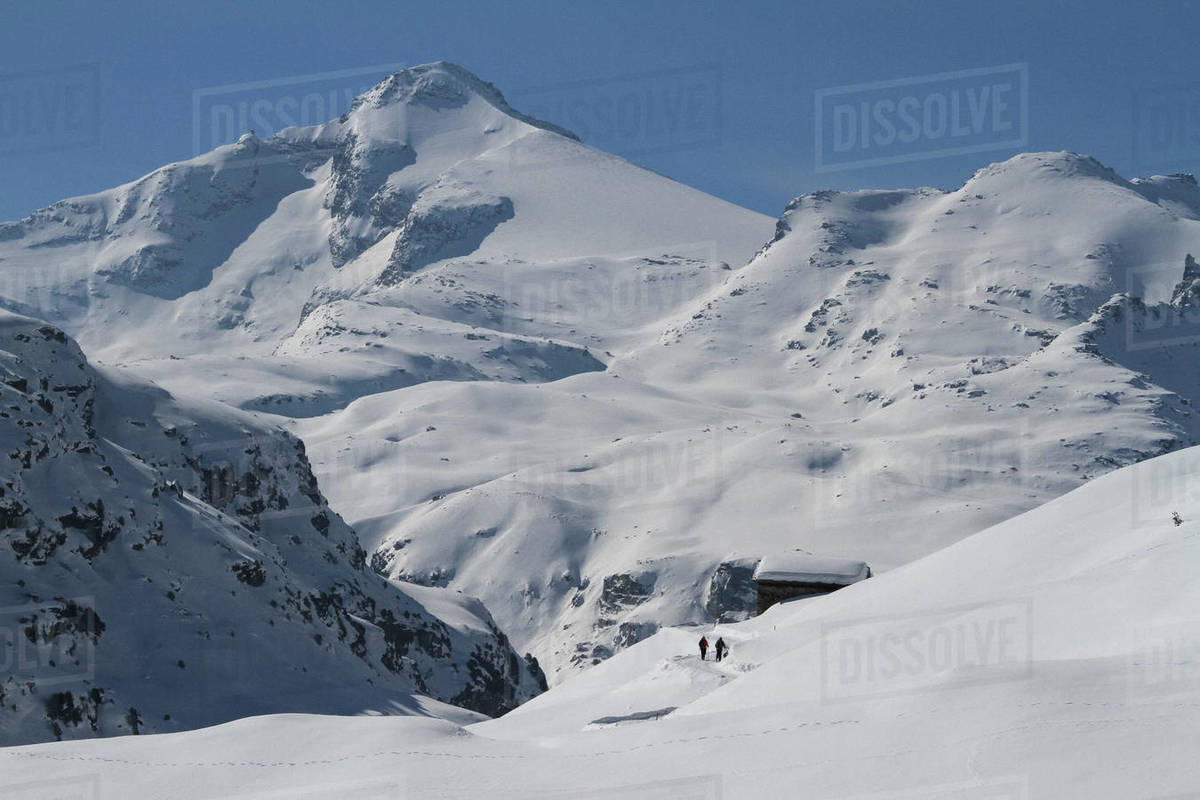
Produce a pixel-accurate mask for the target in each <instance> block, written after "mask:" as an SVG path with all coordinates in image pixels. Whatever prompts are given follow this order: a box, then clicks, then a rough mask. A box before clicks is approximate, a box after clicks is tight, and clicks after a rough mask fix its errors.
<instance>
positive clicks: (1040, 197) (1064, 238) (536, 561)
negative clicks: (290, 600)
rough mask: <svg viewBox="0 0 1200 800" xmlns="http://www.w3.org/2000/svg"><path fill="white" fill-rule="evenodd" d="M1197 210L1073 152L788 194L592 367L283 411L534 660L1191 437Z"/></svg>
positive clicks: (329, 479) (361, 501)
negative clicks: (792, 562) (952, 176)
mask: <svg viewBox="0 0 1200 800" xmlns="http://www.w3.org/2000/svg"><path fill="white" fill-rule="evenodd" d="M1166 197H1169V198H1170V200H1169V201H1168V200H1166V199H1164V198H1166ZM1198 209H1200V190H1198V189H1197V187H1196V184H1195V182H1194V181H1192V180H1191V179H1190V178H1187V177H1180V176H1175V177H1160V178H1155V179H1150V180H1145V181H1135V182H1129V181H1125V180H1124V179H1122V178H1120V177H1119V176H1117V175H1115V174H1114V173H1112V172H1111V170H1108V169H1107V168H1105V167H1103V166H1102V165H1100V164H1098V163H1097V162H1095V161H1094V160H1093V159H1090V158H1087V157H1084V156H1079V155H1076V154H1072V153H1045V154H1028V155H1023V156H1018V157H1016V158H1014V159H1011V160H1010V161H1007V162H1003V163H1000V164H995V165H992V166H990V167H988V168H986V169H983V170H981V171H980V172H979V173H978V174H977V175H976V176H974V177H973V178H972V179H971V180H970V181H968V182H967V184H966V185H964V186H963V187H962V188H961V189H959V190H957V191H955V192H939V191H935V190H927V189H926V190H915V191H908V192H872V191H864V192H853V193H835V192H819V193H816V194H813V195H806V196H804V197H801V198H798V199H797V200H796V201H794V202H793V203H792V204H791V205H790V206H789V208H788V210H787V211H786V212H785V214H784V215H783V216H782V217H781V219H780V221H779V224H778V231H777V236H776V238H775V240H774V241H772V242H770V243H769V244H768V246H766V247H765V248H763V249H762V250H761V251H760V253H759V254H758V255H757V256H756V257H755V258H754V259H753V260H751V261H750V262H749V263H748V264H746V265H745V266H743V267H740V268H738V269H734V270H730V271H727V272H725V273H724V275H725V277H724V279H723V280H722V282H721V283H720V284H719V285H717V286H715V287H713V288H710V289H707V290H703V291H700V292H699V293H698V294H697V295H696V296H695V298H694V299H692V300H689V301H687V302H684V303H682V304H681V305H680V307H679V310H677V311H676V312H674V313H673V314H670V315H668V316H667V317H666V318H665V319H663V320H660V321H659V323H658V324H657V325H656V326H651V327H649V328H647V329H646V331H645V332H643V335H640V336H638V337H634V338H631V339H628V340H625V341H623V342H621V343H619V344H620V346H619V347H618V349H614V350H612V351H611V352H612V354H613V356H612V357H611V358H610V359H608V363H607V369H606V371H605V372H603V373H598V372H591V373H579V374H576V375H573V376H571V377H568V378H565V379H562V380H559V381H556V382H553V383H549V384H541V385H536V386H522V385H513V384H496V383H488V384H483V383H467V384H463V383H455V384H449V383H429V384H425V385H423V386H419V387H413V388H410V389H405V390H402V391H396V392H389V393H381V394H379V395H375V396H371V397H366V398H363V399H361V400H358V401H356V402H355V403H353V404H351V405H350V406H348V407H347V408H345V409H344V410H342V411H339V412H336V413H333V414H329V415H327V416H323V417H318V418H311V419H306V420H303V421H302V422H300V423H298V424H297V425H296V427H295V428H294V430H296V431H297V433H298V434H299V435H301V436H302V437H303V438H304V439H305V441H306V442H308V443H309V445H310V447H311V449H312V452H313V453H314V459H315V462H316V464H317V470H318V473H319V474H320V475H321V476H322V480H323V482H324V483H326V484H327V485H328V486H329V487H330V492H331V495H330V496H331V498H332V502H333V503H334V504H335V506H336V507H338V508H339V509H342V510H343V511H344V512H345V513H346V514H347V515H348V517H349V518H350V519H351V520H353V522H354V524H355V525H356V527H357V528H358V529H359V530H360V531H361V532H362V533H363V535H364V537H365V538H366V540H367V541H369V542H372V543H375V544H376V557H377V560H378V565H379V566H380V568H382V569H384V570H385V571H386V572H387V574H390V575H393V576H396V577H402V578H406V579H409V580H416V581H419V582H424V583H431V584H437V585H449V586H453V587H457V588H461V589H463V590H464V591H468V592H471V593H474V594H478V595H480V596H481V597H483V598H484V599H485V602H487V604H488V606H489V608H491V609H492V610H493V612H494V613H495V614H496V615H497V618H498V620H500V622H501V625H502V626H503V627H504V629H505V630H506V631H507V632H508V633H509V635H511V636H513V638H514V641H516V642H518V643H519V644H520V645H521V646H522V647H527V648H528V649H530V650H531V651H532V652H534V653H536V654H537V655H538V657H539V659H540V660H541V661H542V663H543V664H544V665H546V667H547V672H548V673H549V675H550V678H551V682H554V681H555V680H556V677H555V676H556V675H558V676H562V675H566V674H567V673H568V672H569V671H570V670H571V669H572V668H573V667H582V666H590V665H592V664H594V663H596V662H598V661H600V660H603V659H604V658H606V657H607V656H608V655H610V654H611V653H612V652H615V651H617V650H619V649H620V648H621V647H624V646H627V645H628V644H630V643H631V642H634V641H637V640H639V639H641V638H644V637H645V636H647V635H649V634H650V633H652V632H653V631H654V630H655V629H657V628H658V627H660V626H663V625H677V624H683V623H700V622H704V621H710V620H713V619H736V618H738V617H739V616H740V617H744V616H745V614H746V613H747V612H748V611H749V610H750V609H752V608H753V598H752V595H751V594H750V593H749V588H750V587H749V578H750V574H751V573H752V571H753V569H754V565H755V562H756V561H757V559H759V558H761V557H762V556H764V555H768V554H773V553H777V552H782V551H789V550H800V551H803V552H809V553H813V554H816V555H818V556H835V557H844V558H851V559H856V560H859V559H861V560H865V561H867V562H868V563H870V564H871V566H872V567H873V568H874V569H875V571H876V572H878V571H881V570H887V569H891V568H894V567H896V566H899V565H901V564H904V563H907V562H909V561H912V560H913V559H916V558H919V557H921V556H923V555H926V554H929V553H932V552H935V551H936V550H938V549H940V548H942V547H945V546H947V545H949V544H951V543H953V542H955V541H958V540H959V539H961V538H962V537H963V536H964V535H966V534H968V533H971V532H974V531H977V530H980V529H982V528H984V527H987V526H988V525H991V524H994V523H997V522H999V521H1001V520H1004V519H1007V518H1009V517H1011V516H1013V515H1015V514H1017V513H1019V512H1021V511H1024V510H1026V509H1028V508H1031V507H1033V506H1035V505H1037V504H1038V503H1040V502H1043V501H1045V500H1048V499H1050V498H1053V497H1055V496H1057V495H1059V494H1062V493H1063V492H1065V491H1068V490H1070V489H1072V488H1074V487H1076V486H1078V485H1080V484H1081V483H1082V482H1084V481H1086V480H1088V479H1089V478H1093V477H1096V476H1098V475H1101V474H1104V473H1106V472H1108V471H1110V470H1112V469H1114V468H1116V467H1119V466H1123V465H1127V464H1131V463H1134V462H1137V461H1139V460H1142V459H1145V458H1148V457H1151V456H1154V455H1158V454H1160V453H1164V452H1168V451H1171V450H1173V449H1178V448H1180V447H1186V446H1189V445H1191V444H1194V443H1196V442H1197V441H1200V419H1198V418H1197V416H1196V414H1195V410H1194V409H1195V404H1196V403H1197V402H1200V368H1198V367H1200V356H1198V355H1197V352H1198V351H1197V347H1198V343H1200V327H1197V324H1196V319H1197V313H1200V312H1198V307H1197V306H1196V304H1195V302H1194V301H1193V300H1189V299H1188V298H1189V297H1193V295H1191V294H1188V292H1187V291H1181V290H1179V287H1180V286H1182V285H1185V284H1187V285H1190V284H1189V283H1188V280H1190V281H1194V280H1195V275H1194V262H1188V261H1187V255H1188V254H1189V253H1191V252H1193V251H1198V250H1200V222H1198ZM1188 263H1192V264H1193V267H1192V271H1193V274H1192V276H1191V278H1188V279H1185V274H1186V273H1188V270H1189V267H1188V266H1187V264H1188ZM549 285H550V286H551V287H553V286H556V285H560V283H558V282H556V280H555V279H553V278H550V279H549ZM601 285H603V282H601ZM645 303H646V304H647V306H651V307H653V306H654V305H655V303H656V301H655V300H653V299H647V300H646V301H645ZM605 308H609V309H612V310H613V312H614V313H613V317H614V318H622V317H624V316H627V315H629V314H630V309H631V308H632V309H635V310H636V309H638V308H639V304H638V302H636V301H630V302H626V303H620V302H618V303H614V304H610V305H608V306H605ZM597 316H602V315H600V314H597ZM579 330H580V331H581V332H582V331H584V330H587V328H584V327H583V326H582V325H580V327H579Z"/></svg>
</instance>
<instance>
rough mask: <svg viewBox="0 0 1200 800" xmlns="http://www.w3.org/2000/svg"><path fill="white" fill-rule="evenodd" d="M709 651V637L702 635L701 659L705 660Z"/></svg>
mask: <svg viewBox="0 0 1200 800" xmlns="http://www.w3.org/2000/svg"><path fill="white" fill-rule="evenodd" d="M706 653H708V637H706V636H701V637H700V660H701V661H703V660H704V656H705V654H706Z"/></svg>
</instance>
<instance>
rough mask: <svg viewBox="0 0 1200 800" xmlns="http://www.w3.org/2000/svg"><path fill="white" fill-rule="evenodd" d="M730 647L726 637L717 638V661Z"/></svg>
mask: <svg viewBox="0 0 1200 800" xmlns="http://www.w3.org/2000/svg"><path fill="white" fill-rule="evenodd" d="M728 649H729V648H728V647H727V646H726V644H725V640H724V639H717V661H720V660H721V659H722V658H724V657H725V651H726V650H728Z"/></svg>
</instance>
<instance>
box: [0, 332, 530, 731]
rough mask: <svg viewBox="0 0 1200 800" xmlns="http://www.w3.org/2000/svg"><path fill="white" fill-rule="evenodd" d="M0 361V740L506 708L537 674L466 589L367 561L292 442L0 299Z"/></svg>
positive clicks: (301, 450)
mask: <svg viewBox="0 0 1200 800" xmlns="http://www.w3.org/2000/svg"><path fill="white" fill-rule="evenodd" d="M0 377H2V379H3V380H2V382H0V396H2V398H3V409H2V410H0V454H2V455H0V458H3V460H4V462H5V463H6V464H7V466H6V467H5V469H4V470H3V471H2V472H0V475H2V476H3V477H2V478H0V523H2V529H0V634H4V636H3V639H2V640H3V641H4V642H5V643H6V646H8V647H16V648H17V649H18V651H19V652H18V655H19V658H18V659H16V660H14V661H12V662H10V663H12V664H14V665H15V670H14V671H12V672H11V673H10V674H7V675H5V676H3V677H0V695H2V696H3V702H2V703H0V743H3V744H15V743H20V742H34V741H41V740H45V739H50V738H70V737H79V736H98V735H99V736H103V735H113V734H121V733H132V732H139V731H140V732H159V731H171V730H179V729H183V728H188V727H195V726H199V725H207V724H213V723H216V722H221V721H225V720H228V719H232V718H235V717H239V716H244V715H246V714H249V713H278V712H285V711H316V712H341V713H354V712H359V711H361V710H363V709H367V708H378V709H380V710H382V711H387V710H389V709H395V708H397V707H405V704H406V703H407V707H409V708H410V709H412V710H414V711H415V710H416V705H415V702H414V701H413V700H412V699H411V698H412V694H413V693H416V694H423V695H429V696H431V697H434V698H437V699H440V700H443V701H446V702H450V703H455V704H460V705H463V706H465V707H468V708H472V709H474V710H476V711H480V712H482V713H486V714H499V713H503V712H504V711H507V710H509V709H511V708H513V707H515V706H516V705H517V704H519V703H520V702H523V701H524V700H526V699H528V698H529V697H532V696H533V695H535V694H536V693H538V692H539V691H540V687H541V686H542V685H544V676H540V669H539V670H535V669H534V668H533V665H532V664H531V663H530V662H528V661H526V660H524V659H522V658H521V657H520V656H519V655H518V654H517V653H516V652H515V651H513V649H512V647H511V646H510V645H509V642H508V639H507V638H506V637H505V636H504V634H503V633H502V632H501V631H500V630H499V629H498V628H497V627H496V625H495V623H494V622H493V621H492V619H491V617H490V615H489V614H488V612H487V611H486V609H484V608H483V606H482V604H480V603H479V602H478V601H475V600H472V599H470V598H467V597H465V596H463V595H460V594H457V593H450V592H442V591H440V590H435V589H420V590H417V589H415V588H414V589H406V587H404V586H402V585H400V584H397V583H393V582H390V581H388V580H385V579H384V578H382V577H380V576H379V575H377V574H375V573H374V572H373V571H372V570H371V569H370V568H369V567H368V565H367V558H366V552H365V551H364V549H363V547H362V546H361V544H360V543H359V540H358V537H357V535H356V534H355V532H354V531H353V530H352V529H351V528H350V527H349V526H347V525H346V524H345V522H343V521H342V520H341V518H340V517H339V516H338V515H337V514H336V513H334V512H333V510H332V509H330V508H329V506H328V504H327V503H326V501H325V499H324V497H323V496H322V494H321V492H320V489H319V487H318V486H317V482H316V479H315V477H314V476H313V473H312V470H311V469H310V466H309V463H308V459H307V457H306V455H305V451H304V446H303V444H302V443H301V442H300V441H299V440H298V439H296V438H294V437H292V436H290V435H289V434H287V433H285V432H283V431H282V430H278V429H272V428H269V427H266V426H264V425H262V424H261V423H258V422H256V421H254V420H253V419H252V418H250V417H248V416H245V415H242V414H240V413H238V412H233V411H230V410H228V409H225V408H221V407H219V406H216V405H190V404H185V403H181V402H178V401H176V400H175V398H173V397H171V396H170V395H169V394H167V393H166V392H163V391H161V390H159V389H157V388H155V387H153V386H151V385H148V384H143V383H140V382H138V381H135V380H131V379H129V378H127V377H126V376H124V375H122V374H120V373H115V372H109V371H98V370H96V369H94V368H93V367H92V366H91V365H89V364H88V363H87V361H86V359H85V358H84V356H83V354H82V352H81V351H80V350H79V348H78V346H76V344H75V343H74V342H73V341H72V340H71V339H69V338H68V337H67V336H65V335H64V334H63V333H62V332H61V331H59V330H58V329H57V328H54V327H51V326H49V325H45V324H43V323H40V322H38V321H36V320H32V319H29V318H25V317H19V316H16V315H12V314H8V313H3V314H2V315H0ZM431 607H434V608H445V609H450V608H453V609H454V611H453V616H452V618H453V620H454V621H453V622H447V621H445V620H443V619H442V618H440V617H439V616H437V614H436V613H434V612H433V611H431V610H430V608H431ZM463 620H469V621H470V622H469V623H464V621H463ZM539 676H540V677H539Z"/></svg>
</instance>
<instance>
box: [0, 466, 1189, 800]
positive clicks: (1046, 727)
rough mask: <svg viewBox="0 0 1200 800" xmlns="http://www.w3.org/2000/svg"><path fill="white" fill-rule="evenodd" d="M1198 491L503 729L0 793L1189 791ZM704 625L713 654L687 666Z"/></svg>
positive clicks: (453, 729) (12, 767) (99, 750)
mask: <svg viewBox="0 0 1200 800" xmlns="http://www.w3.org/2000/svg"><path fill="white" fill-rule="evenodd" d="M1198 487H1200V448H1192V449H1189V450H1184V451H1182V452H1178V453H1171V454H1169V455H1165V456H1161V457H1158V458H1155V459H1152V460H1149V461H1147V462H1144V463H1141V464H1138V465H1136V466H1132V467H1128V468H1125V469H1121V470H1118V471H1116V472H1114V473H1112V474H1109V475H1105V476H1103V477H1099V478H1097V479H1096V480H1094V481H1091V482H1089V483H1087V484H1086V485H1084V486H1082V487H1080V488H1078V489H1076V490H1074V491H1072V492H1070V493H1068V494H1067V495H1065V496H1063V497H1060V498H1058V499H1056V500H1053V501H1051V502H1050V503H1047V504H1046V505H1044V506H1042V507H1040V508H1037V509H1036V510H1034V511H1031V512H1029V513H1026V514H1023V515H1021V516H1018V517H1016V518H1014V519H1011V520H1008V521H1006V522H1004V523H1001V524H1000V525H997V526H994V527H992V528H989V529H988V530H986V531H983V532H981V533H979V534H977V535H975V536H972V537H969V538H967V539H966V540H964V541H961V542H959V543H957V544H955V545H953V546H951V547H948V548H946V549H945V550H942V551H941V552H938V553H936V554H934V555H931V556H928V557H926V558H924V559H920V560H918V561H916V562H914V563H911V564H909V565H907V566H905V567H901V568H898V569H895V570H892V571H890V572H888V573H886V574H884V575H880V576H877V577H874V578H871V579H869V580H866V581H863V582H861V583H858V584H855V585H854V586H851V587H849V588H846V589H843V590H840V591H838V592H836V593H834V594H831V595H827V596H824V597H817V598H810V599H799V600H794V601H791V602H787V603H784V604H781V605H778V606H775V607H774V608H772V609H770V610H768V612H767V613H765V614H764V615H763V616H761V617H758V618H756V619H754V620H750V621H748V622H743V623H738V624H728V625H720V626H716V627H711V626H705V627H703V628H700V629H696V628H687V629H669V630H664V631H661V632H659V633H658V634H657V635H655V636H653V637H651V638H650V639H648V640H647V641H644V642H641V643H639V644H637V645H635V646H633V647H631V648H628V649H627V650H626V651H624V652H622V653H619V654H617V655H616V656H615V657H614V658H612V659H610V660H608V661H607V662H606V663H604V664H601V665H599V666H597V667H595V668H594V669H592V670H589V671H588V672H586V673H584V674H582V675H576V676H574V677H573V678H571V679H570V680H568V681H566V682H564V683H563V684H562V685H560V686H557V687H555V688H552V689H551V690H550V691H549V692H547V693H545V694H543V695H541V696H540V697H538V698H537V699H535V700H533V701H531V702H529V703H527V704H525V705H524V706H522V707H521V708H520V709H518V710H516V711H514V712H512V713H510V714H508V715H506V716H505V717H503V718H501V719H498V720H492V721H487V722H483V723H479V724H474V725H469V726H465V727H460V726H458V725H454V724H452V723H450V722H446V721H441V720H429V719H417V718H412V717H389V718H354V719H346V718H333V717H319V716H304V715H285V716H272V717H260V718H255V719H244V720H239V721H237V722H234V723H230V724H227V725H222V726H219V727H216V728H212V729H208V730H203V731H194V732H189V733H180V734H171V735H166V736H153V737H137V738H134V737H121V738H115V739H108V740H98V741H76V742H66V743H62V744H54V745H40V746H35V747H22V748H10V749H6V750H3V751H0V775H2V776H3V777H2V778H0V789H4V788H5V786H6V784H7V786H8V787H11V788H9V791H11V792H15V791H18V790H20V791H22V792H24V793H25V794H23V795H22V796H28V797H42V796H45V797H51V796H62V794H63V793H65V792H66V791H67V790H68V789H78V790H79V791H81V792H82V791H85V790H90V791H91V792H92V793H91V794H90V795H88V796H90V797H95V798H110V797H114V798H115V797H124V796H129V795H130V794H136V795H138V796H155V797H159V796H161V797H178V798H208V797H284V796H293V797H294V796H302V797H311V798H314V800H315V799H316V798H335V797H380V798H383V797H396V796H420V797H440V798H468V797H480V796H483V795H488V794H493V795H500V796H504V797H512V798H531V799H532V798H540V797H556V798H567V797H588V798H603V797H621V798H629V797H632V798H647V799H648V798H662V797H696V798H720V797H743V796H762V797H793V796H796V793H797V787H803V789H802V793H803V795H804V796H805V797H813V798H830V799H831V800H833V799H836V798H841V799H843V800H844V799H846V798H888V799H889V800H897V799H898V798H918V797H920V798H925V797H953V798H964V799H965V798H1057V797H1089V798H1114V799H1116V798H1128V797H1162V798H1166V797H1190V796H1192V795H1194V793H1195V787H1196V786H1197V785H1200V765H1197V763H1196V760H1195V759H1194V758H1190V757H1188V756H1187V753H1189V752H1190V750H1191V748H1192V747H1194V746H1196V745H1198V744H1200V731H1198V730H1197V726H1196V706H1197V690H1198V689H1200V682H1198V680H1197V674H1196V670H1195V668H1194V666H1195V664H1194V662H1195V659H1194V655H1195V652H1196V648H1197V643H1198V642H1200V627H1198V625H1197V619H1196V613H1195V609H1196V607H1197V605H1198V604H1200V586H1198V584H1197V583H1196V581H1194V580H1192V576H1191V572H1192V566H1191V565H1193V564H1195V563H1196V561H1197V559H1200V523H1198V522H1197V520H1200V492H1198ZM1173 512H1174V513H1175V514H1177V515H1178V520H1179V521H1178V522H1176V521H1175V519H1173ZM701 630H702V631H704V632H705V633H707V635H708V636H709V638H710V639H715V638H716V637H718V636H720V637H722V638H724V639H725V640H726V641H727V642H728V643H730V644H731V646H732V651H731V654H730V655H729V657H728V658H727V659H726V660H725V661H723V662H721V663H719V664H718V663H714V662H712V661H711V660H710V661H708V662H704V663H702V662H700V660H699V658H698V656H697V655H696V654H695V652H694V650H693V648H694V647H695V641H696V639H697V638H698V636H699V633H700V631H701ZM35 792H40V793H39V794H35ZM54 792H58V794H57V795H56V794H54Z"/></svg>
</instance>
